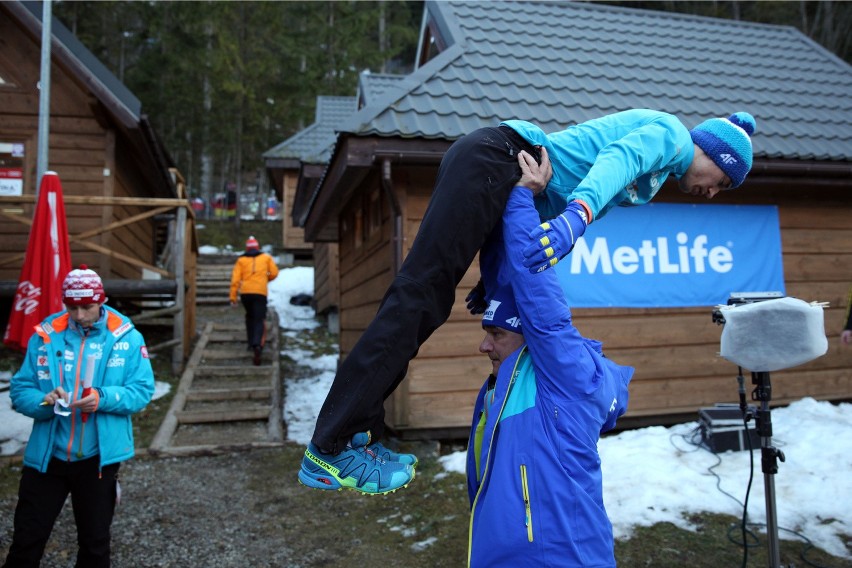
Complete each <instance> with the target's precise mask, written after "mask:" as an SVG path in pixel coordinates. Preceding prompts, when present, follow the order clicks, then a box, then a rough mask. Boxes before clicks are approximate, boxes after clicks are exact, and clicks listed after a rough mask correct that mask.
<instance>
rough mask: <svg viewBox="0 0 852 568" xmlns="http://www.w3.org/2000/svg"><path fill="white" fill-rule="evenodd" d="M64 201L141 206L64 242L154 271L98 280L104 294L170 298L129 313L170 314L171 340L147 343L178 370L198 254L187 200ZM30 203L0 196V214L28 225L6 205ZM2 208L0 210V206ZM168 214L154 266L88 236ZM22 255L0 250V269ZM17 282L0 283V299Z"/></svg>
mask: <svg viewBox="0 0 852 568" xmlns="http://www.w3.org/2000/svg"><path fill="white" fill-rule="evenodd" d="M173 174H174V175H175V179H176V181H177V182H178V187H179V191H178V194H179V195H181V196H184V195H185V193H184V186H183V179H182V178H180V175H179V174H178V173H177V172H173ZM63 201H64V203H65V204H66V205H84V206H90V207H112V206H117V205H118V206H125V207H138V208H143V209H147V210H145V211H144V212H142V213H139V214H136V215H132V216H130V217H127V218H125V219H120V220H118V221H115V222H113V223H109V224H108V225H105V226H102V227H97V228H92V229H88V230H86V231H83V232H80V233H77V234H74V235H69V236H68V239H69V244H70V245H78V246H81V247H84V248H86V249H89V250H91V251H94V252H96V253H98V254H101V255H104V256H107V257H109V258H113V259H117V260H120V261H123V262H125V263H127V264H129V265H131V266H135V267H137V268H139V269H140V271H141V269H146V270H149V271H151V272H153V273H156V274H159V275H160V276H161V277H162V279H159V280H142V279H140V280H109V279H106V278H105V279H104V290H105V291H106V293H107V295H108V296H114V297H120V296H128V295H136V296H141V297H143V298H144V297H145V296H146V295H156V296H157V297H163V295H165V296H168V297H170V298H171V299H173V304H172V305H171V306H168V307H165V308H160V309H158V310H155V311H154V312H148V313H144V312H143V313H142V314H140V315H139V316H137V317H135V318H134V320H135V321H143V320H145V319H150V318H152V317H159V316H162V315H173V316H174V320H173V322H174V328H173V336H172V339H170V340H169V341H166V342H165V343H163V344H160V345H152V346H150V350H152V351H154V350H157V349H162V348H165V347H172V369H173V371H174V372H175V373H179V372H180V371H181V369H182V368H183V362H184V361H185V360H186V358H187V357H188V355H189V347H190V344H191V342H192V339H193V337H194V335H195V267H196V257H197V255H198V242H197V239H196V235H195V213H194V212H193V210H192V208H191V206H190V203H189V200H188V199H186V198H179V199H169V198H136V197H87V196H75V195H66V196H63ZM26 205H30V206H33V205H35V196H34V195H21V196H0V218H2V219H7V220H10V221H13V222H16V223H20V224H23V225H26V226H27V227H30V226H31V225H32V223H33V221H32V219H31V218H28V217H25V216H24V215H21V214H18V213H15V212H9V211H8V209H10V208H12V207H15V206H21V207H23V206H26ZM4 206H5V208H6V209H7V211H4V210H3V208H4ZM170 214H171V215H172V218H171V219H170V220H169V231H168V240H167V245H166V249H167V250H166V251H164V252H166V254H163V255H161V258H160V259H158V261H157V264H153V263H151V262H149V261H146V260H143V259H141V258H138V257H134V256H131V255H128V254H123V253H120V252H117V251H114V250H111V249H109V248H107V247H104V246H102V245H100V244H98V243H95V242H92V240H91V239H93V238H95V237H99V236H100V235H103V234H105V233H109V232H112V231H115V230H117V229H120V228H123V227H127V226H128V225H131V224H133V223H138V222H140V221H144V220H146V219H151V218H152V217H155V216H157V215H170ZM23 259H24V253H18V252H14V253H12V254H8V255H5V256H4V255H2V253H0V267H4V266H7V267H16V268H20V266H21V265H22V263H23ZM17 285H18V283H17V282H16V281H0V297H14V295H15V290H16V289H17Z"/></svg>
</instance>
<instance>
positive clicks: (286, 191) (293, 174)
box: [281, 169, 313, 252]
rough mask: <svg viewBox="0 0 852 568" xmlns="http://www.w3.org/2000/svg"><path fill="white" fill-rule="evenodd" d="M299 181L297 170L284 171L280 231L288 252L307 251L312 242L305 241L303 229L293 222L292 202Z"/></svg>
mask: <svg viewBox="0 0 852 568" xmlns="http://www.w3.org/2000/svg"><path fill="white" fill-rule="evenodd" d="M298 181H299V172H298V170H293V169H288V170H286V171H285V172H284V179H283V181H282V184H283V191H282V198H283V202H282V203H281V232H282V236H283V238H284V241H283V242H284V250H286V251H288V252H297V251H309V250H311V248H312V247H313V244H312V243H308V242H305V229H304V228H303V227H299V226H297V225H295V224H294V223H293V216H292V213H293V202H294V201H295V199H296V186H297V183H298Z"/></svg>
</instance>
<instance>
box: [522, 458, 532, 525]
mask: <svg viewBox="0 0 852 568" xmlns="http://www.w3.org/2000/svg"><path fill="white" fill-rule="evenodd" d="M521 486H522V487H523V491H524V511H525V514H526V518H525V519H524V524H525V525H526V527H527V540H528V541H529V542H532V541H533V522H532V506H531V505H530V488H529V483H528V481H527V466H526V465H525V464H521Z"/></svg>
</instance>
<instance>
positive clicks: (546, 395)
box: [466, 187, 633, 568]
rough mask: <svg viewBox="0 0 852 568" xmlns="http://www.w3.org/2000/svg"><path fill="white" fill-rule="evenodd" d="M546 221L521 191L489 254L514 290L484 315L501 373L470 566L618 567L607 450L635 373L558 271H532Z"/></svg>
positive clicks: (488, 350)
mask: <svg viewBox="0 0 852 568" xmlns="http://www.w3.org/2000/svg"><path fill="white" fill-rule="evenodd" d="M539 222H540V221H539V217H538V214H537V212H536V210H535V207H534V205H533V192H532V190H530V189H528V188H526V187H515V188H514V189H513V190H512V193H511V195H510V196H509V202H508V204H507V205H506V209H505V212H504V214H503V230H502V231H501V233H500V234H495V238H494V239H492V240H491V241H489V243H488V244H487V246H486V248H487V249H496V250H488V251H487V252H488V253H490V254H489V255H488V257H489V258H491V259H494V262H497V263H502V264H501V266H493V265H492V266H483V268H484V269H485V268H488V269H493V270H495V271H497V272H500V273H501V277H502V278H503V279H504V280H505V282H506V285H505V286H502V287H500V288H498V289H497V290H496V291H495V292H494V294H493V296H492V298H491V301H490V303H489V306H488V309H487V310H486V311H485V313H484V316H483V318H482V327H483V329H484V330H485V339H484V340H483V341H482V343H481V344H480V346H479V350H480V351H481V352H482V353H484V354H486V355H487V356H488V358H489V359H490V360H491V363H492V372H491V375H490V376H489V378H488V380H486V381H485V384H484V385H483V386H482V389H481V390H480V393H479V395H478V397H477V400H476V405H475V408H474V413H473V421H472V424H471V431H470V439H469V442H468V456H467V468H466V470H467V486H468V494H469V497H470V503H471V521H470V541H469V543H470V547H469V552H468V565H469V566H482V567H489V568H490V567H494V566H507V567H508V566H536V567H546V566H559V567H581V566H582V567H614V566H615V557H614V542H613V535H612V525H611V523H610V521H609V519H608V517H607V515H606V510H605V508H604V503H603V479H602V474H601V460H600V456H599V454H598V450H597V443H598V439H599V437H600V435H601V434H602V433H604V432H606V431H608V430H611V429H612V428H613V427H614V426H615V423H616V419H617V418H618V417H619V416H621V415H622V414H623V413H624V412H625V411H626V409H627V400H628V390H627V387H628V383H629V382H630V379H631V378H632V376H633V369H632V368H631V367H624V366H621V365H618V364H616V363H615V362H613V361H612V360H610V359H607V358H606V357H605V356H604V355H603V351H602V348H601V344H600V343H599V342H597V341H594V340H591V339H587V338H585V337H583V336H582V335H581V334H580V332H579V331H578V330H577V329H576V328H575V327H574V325H573V323H572V320H571V310H570V309H569V307H568V304H567V302H566V300H565V297H564V293H563V290H562V286H561V284H560V282H559V279H558V277H557V275H556V274H555V273H554V272H553V271H548V272H546V273H543V274H533V273H530V271H529V270H528V268H527V267H526V266H524V264H523V259H524V253H523V251H524V250H525V249H526V248H527V247H528V246H529V245H530V237H529V233H530V229H532V228H533V227H535V226H536V225H538V224H539Z"/></svg>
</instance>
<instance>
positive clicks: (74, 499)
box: [3, 457, 120, 568]
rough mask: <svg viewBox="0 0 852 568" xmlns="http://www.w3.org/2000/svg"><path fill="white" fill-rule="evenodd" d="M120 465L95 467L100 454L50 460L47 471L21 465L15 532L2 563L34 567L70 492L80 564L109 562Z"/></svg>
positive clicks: (81, 567) (83, 566)
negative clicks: (72, 459)
mask: <svg viewBox="0 0 852 568" xmlns="http://www.w3.org/2000/svg"><path fill="white" fill-rule="evenodd" d="M119 466H120V464H117V463H116V464H112V465H108V466H106V467H104V468H103V469H102V470H100V469H99V458H98V457H94V458H89V459H87V460H82V461H78V462H64V461H61V460H58V459H55V458H54V459H52V460H51V461H50V464H49V465H48V466H47V471H46V472H45V473H40V472H39V471H37V470H35V469H33V468H31V467H24V469H23V473H22V474H21V485H20V489H19V491H18V505H17V507H16V508H15V525H14V526H15V531H14V535H13V536H12V546H11V547H10V548H9V555H8V556H7V557H6V563H5V564H4V565H3V566H4V568H17V567H19V566H35V567H38V565H39V562H40V561H41V557H42V555H43V554H44V547H45V546H46V545H47V541H48V539H49V538H50V533H51V531H53V524H54V523H55V522H56V518H57V517H58V516H59V513H60V511H62V506H63V505H64V504H65V499H66V498H67V497H68V494H69V493H70V494H71V506H72V507H73V509H74V521H75V522H76V524H77V545H78V550H77V563H76V566H77V567H78V568H90V567H91V568H98V567H102V566H109V565H110V526H111V525H112V516H113V512H114V511H115V496H116V483H117V480H118V468H119Z"/></svg>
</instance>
